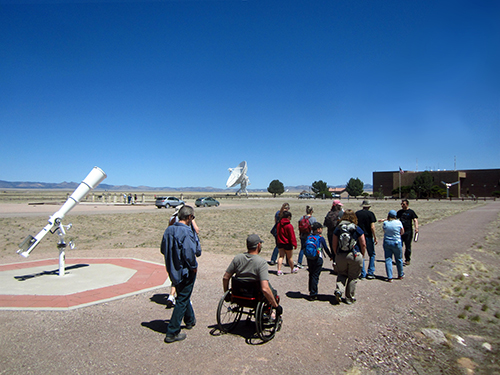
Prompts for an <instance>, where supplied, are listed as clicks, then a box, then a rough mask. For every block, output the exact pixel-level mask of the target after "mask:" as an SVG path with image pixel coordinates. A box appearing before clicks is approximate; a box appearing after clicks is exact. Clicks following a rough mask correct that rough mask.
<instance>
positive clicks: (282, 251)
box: [276, 211, 299, 276]
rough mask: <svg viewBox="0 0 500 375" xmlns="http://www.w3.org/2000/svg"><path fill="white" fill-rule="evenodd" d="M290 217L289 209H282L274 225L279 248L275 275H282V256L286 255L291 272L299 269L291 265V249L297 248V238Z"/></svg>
mask: <svg viewBox="0 0 500 375" xmlns="http://www.w3.org/2000/svg"><path fill="white" fill-rule="evenodd" d="M291 218H292V213H291V212H290V211H284V212H283V217H282V218H281V220H280V221H279V222H278V225H277V227H276V229H277V235H276V244H277V245H278V250H279V258H278V272H277V275H278V276H281V275H283V271H281V266H282V265H283V258H284V257H285V255H286V260H287V262H288V265H289V266H290V269H291V270H292V273H297V271H298V270H299V269H298V268H297V267H294V266H293V259H292V253H293V249H296V248H297V239H296V238H295V231H294V229H293V225H292V223H290V219H291Z"/></svg>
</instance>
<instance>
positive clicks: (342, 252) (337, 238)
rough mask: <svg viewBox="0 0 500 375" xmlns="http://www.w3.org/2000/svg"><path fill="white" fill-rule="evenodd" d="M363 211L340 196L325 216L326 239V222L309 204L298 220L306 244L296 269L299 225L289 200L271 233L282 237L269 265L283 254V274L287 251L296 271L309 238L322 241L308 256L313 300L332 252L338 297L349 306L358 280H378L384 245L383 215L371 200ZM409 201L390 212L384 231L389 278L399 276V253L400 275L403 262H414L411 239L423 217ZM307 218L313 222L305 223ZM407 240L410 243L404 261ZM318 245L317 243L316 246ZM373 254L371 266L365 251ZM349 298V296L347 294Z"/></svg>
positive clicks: (300, 233) (278, 273)
mask: <svg viewBox="0 0 500 375" xmlns="http://www.w3.org/2000/svg"><path fill="white" fill-rule="evenodd" d="M361 206H362V209H361V210H359V211H356V212H354V211H353V210H344V209H343V204H342V202H340V201H339V200H334V201H333V204H332V208H331V210H330V211H329V212H328V213H327V215H326V216H325V219H324V222H323V225H324V226H325V227H326V228H327V230H328V232H327V239H328V241H325V240H324V239H323V238H322V232H323V225H321V223H319V222H318V221H317V220H316V218H314V216H312V214H313V209H312V207H310V206H306V214H305V215H304V216H302V217H301V219H300V220H299V222H298V227H299V235H300V243H301V248H300V252H299V255H298V259H297V260H298V264H297V267H294V262H293V259H292V250H293V249H296V248H297V241H296V237H295V231H294V228H293V226H292V224H291V222H290V219H291V217H292V214H291V212H290V205H289V204H288V203H284V204H283V205H282V207H281V209H280V210H279V211H278V212H276V215H275V225H274V227H273V229H272V230H271V233H272V234H273V235H274V236H275V238H276V248H275V251H274V252H273V255H272V257H271V261H270V262H269V264H271V265H274V264H276V258H277V256H278V254H279V259H278V262H277V264H278V269H277V275H278V276H281V275H283V271H282V265H283V260H284V259H283V258H284V257H285V255H286V259H287V263H288V265H289V266H290V268H291V270H292V271H291V272H292V273H296V272H297V271H298V269H299V268H302V260H303V256H304V251H305V249H306V246H308V242H312V241H313V240H312V239H311V237H313V239H314V241H316V242H317V245H316V246H317V247H318V249H319V250H318V251H317V253H316V255H315V256H308V257H307V265H308V272H309V283H308V287H309V298H310V299H316V298H317V294H318V282H319V276H320V273H321V269H322V265H323V258H324V257H325V256H328V257H329V258H330V260H331V261H332V262H333V271H334V273H336V274H337V282H336V289H335V292H334V295H335V297H336V299H337V301H338V302H340V301H342V300H344V302H345V303H347V304H352V303H353V302H355V301H356V298H355V292H356V283H357V280H358V279H365V278H366V279H368V280H371V279H375V277H376V276H375V245H377V244H378V241H377V235H376V231H375V223H377V219H376V217H375V214H374V213H373V212H372V211H370V207H371V204H370V202H369V201H368V200H364V201H363V203H362V204H361ZM408 206H409V202H408V200H407V199H403V200H402V202H401V210H399V211H397V212H396V211H395V210H391V211H389V214H388V216H387V219H383V220H379V222H383V230H384V240H383V248H384V257H385V267H386V274H387V278H386V280H387V281H388V282H392V280H393V263H392V262H393V260H392V259H393V257H394V260H395V263H396V269H397V273H398V276H397V278H398V279H403V278H404V271H403V265H406V266H409V265H410V261H411V243H412V240H413V239H414V238H415V240H416V238H418V237H414V234H413V224H415V234H417V233H418V220H417V219H418V216H417V214H416V213H415V211H413V210H411V209H410V208H409V207H408ZM306 222H307V224H308V226H307V225H306V224H305V223H306ZM403 244H404V246H405V252H404V259H405V260H404V261H403ZM311 246H312V245H311ZM366 253H367V254H368V266H367V267H366V265H365V254H366ZM344 296H345V297H344Z"/></svg>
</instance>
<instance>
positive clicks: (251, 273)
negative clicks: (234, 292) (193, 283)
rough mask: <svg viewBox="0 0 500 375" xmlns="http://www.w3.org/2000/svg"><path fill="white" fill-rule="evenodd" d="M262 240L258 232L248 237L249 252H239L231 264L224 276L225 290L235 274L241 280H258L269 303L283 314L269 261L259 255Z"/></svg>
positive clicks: (223, 284)
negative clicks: (270, 278)
mask: <svg viewBox="0 0 500 375" xmlns="http://www.w3.org/2000/svg"><path fill="white" fill-rule="evenodd" d="M262 242H263V241H262V240H261V239H260V237H259V236H258V235H256V234H251V235H249V236H248V237H247V252H246V253H243V254H238V255H236V256H235V257H234V259H233V260H232V261H231V264H230V265H229V267H228V268H227V270H226V272H225V273H224V277H223V278H222V286H223V288H224V292H226V291H227V290H228V289H229V280H230V279H231V277H232V276H233V275H236V278H237V279H238V280H240V281H258V282H260V287H261V289H262V293H263V294H264V296H265V297H266V299H267V300H268V301H269V304H270V305H271V306H272V307H274V308H277V309H276V311H277V312H278V314H281V311H282V308H281V306H279V305H278V302H277V301H276V298H275V294H274V293H273V289H272V288H271V285H270V284H269V273H268V268H267V262H266V260H265V259H264V258H262V257H261V256H259V253H260V251H261V249H262Z"/></svg>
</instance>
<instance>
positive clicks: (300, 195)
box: [299, 193, 314, 199]
mask: <svg viewBox="0 0 500 375" xmlns="http://www.w3.org/2000/svg"><path fill="white" fill-rule="evenodd" d="M313 198H314V194H311V193H302V194H299V199H313Z"/></svg>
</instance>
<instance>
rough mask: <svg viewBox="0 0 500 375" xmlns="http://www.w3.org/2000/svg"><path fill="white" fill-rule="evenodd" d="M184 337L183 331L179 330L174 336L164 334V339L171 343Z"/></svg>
mask: <svg viewBox="0 0 500 375" xmlns="http://www.w3.org/2000/svg"><path fill="white" fill-rule="evenodd" d="M185 338H186V334H185V333H183V332H179V333H178V334H177V335H176V336H166V337H165V340H164V341H165V342H166V343H167V344H171V343H173V342H176V341H182V340H184V339H185Z"/></svg>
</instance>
